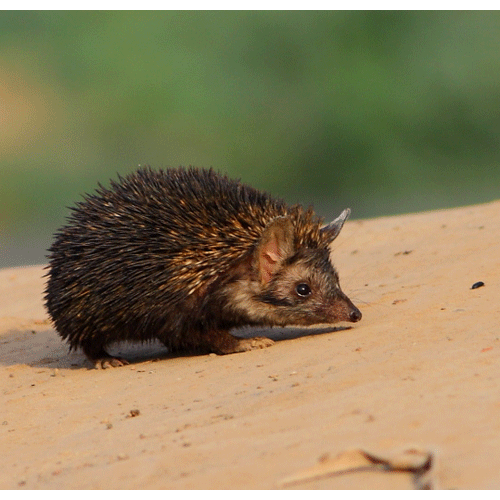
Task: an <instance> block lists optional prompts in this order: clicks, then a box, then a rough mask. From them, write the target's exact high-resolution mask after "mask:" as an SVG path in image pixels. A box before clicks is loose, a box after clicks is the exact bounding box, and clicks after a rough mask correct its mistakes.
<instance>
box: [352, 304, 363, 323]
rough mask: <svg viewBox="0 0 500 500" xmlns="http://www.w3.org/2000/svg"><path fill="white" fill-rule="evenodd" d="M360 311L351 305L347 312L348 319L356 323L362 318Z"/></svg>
mask: <svg viewBox="0 0 500 500" xmlns="http://www.w3.org/2000/svg"><path fill="white" fill-rule="evenodd" d="M362 316H363V315H362V314H361V311H360V310H359V309H358V308H357V307H356V306H355V305H353V306H351V310H350V312H349V321H352V322H353V323H356V322H357V321H359V320H360V319H361V318H362Z"/></svg>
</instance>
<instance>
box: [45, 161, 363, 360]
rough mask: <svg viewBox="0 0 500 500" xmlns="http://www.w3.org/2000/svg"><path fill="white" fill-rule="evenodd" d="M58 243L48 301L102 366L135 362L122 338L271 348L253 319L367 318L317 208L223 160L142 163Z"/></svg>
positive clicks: (63, 329)
mask: <svg viewBox="0 0 500 500" xmlns="http://www.w3.org/2000/svg"><path fill="white" fill-rule="evenodd" d="M71 210H72V211H71V213H70V215H69V216H68V219H67V223H66V225H65V226H63V227H62V228H61V229H60V230H59V231H58V232H57V233H56V234H55V236H54V242H53V244H52V246H51V247H50V249H49V255H48V260H49V264H48V266H47V268H46V269H47V270H48V271H47V274H46V277H47V278H48V279H47V284H46V289H45V305H46V308H47V311H48V313H49V316H50V318H51V320H52V322H53V325H54V328H55V329H56V331H57V332H58V334H59V335H60V336H61V337H62V338H63V339H64V340H66V341H67V343H68V344H69V347H70V350H74V349H77V348H81V349H82V350H83V352H84V354H85V355H86V356H87V358H88V359H89V360H90V362H92V363H93V364H94V366H95V367H97V368H109V367H115V366H122V365H126V364H128V360H126V359H123V358H119V357H114V356H112V355H110V354H109V353H108V352H107V351H106V348H107V346H108V345H109V344H111V343H114V342H122V341H129V342H146V341H151V340H154V339H158V340H159V341H160V342H162V343H163V344H164V345H165V346H166V347H167V348H168V349H169V351H170V352H173V351H176V350H191V351H197V352H207V353H208V352H214V353H217V354H230V353H236V352H243V351H249V350H252V349H260V348H264V347H268V346H270V345H272V344H273V343H274V342H273V341H272V340H271V339H269V338H265V337H256V338H238V337H236V336H234V335H232V334H231V333H230V330H232V329H234V328H238V327H242V326H264V327H273V326H287V325H297V326H300V325H302V326H304V325H317V324H324V323H337V322H340V321H348V322H357V321H359V320H360V319H361V312H360V311H359V309H358V308H357V307H356V306H355V305H354V304H353V303H352V302H351V300H350V299H349V298H348V297H347V296H346V295H345V294H344V293H343V292H342V290H341V288H340V285H339V278H338V274H337V271H336V269H335V267H334V266H333V264H332V262H331V260H330V244H331V243H332V241H333V240H334V239H335V238H336V237H337V236H338V234H339V232H340V230H341V229H342V226H343V225H344V222H345V220H346V219H347V217H348V216H349V213H350V210H349V209H346V210H344V211H343V212H342V213H341V214H340V216H339V217H338V218H336V219H335V220H333V221H332V222H330V223H329V224H327V225H323V220H322V219H321V218H320V217H318V216H316V215H315V213H314V211H313V209H312V208H311V207H309V208H308V209H305V208H303V207H302V206H301V205H294V206H288V205H287V204H286V203H285V202H284V201H283V200H281V199H277V198H274V197H271V196H270V195H268V194H267V193H265V192H262V191H259V190H257V189H254V188H252V187H250V186H248V185H245V184H243V183H241V182H240V181H239V180H232V179H230V178H228V177H227V176H225V175H222V174H219V173H217V172H216V171H215V170H213V169H201V168H195V167H189V168H184V167H179V168H167V169H156V170H155V169H152V168H151V167H142V168H139V169H138V170H136V171H135V172H133V173H131V174H129V175H128V176H125V177H122V176H118V181H111V183H110V187H109V188H105V187H103V186H102V185H101V184H99V185H98V188H97V189H96V191H95V192H94V193H93V194H87V195H85V196H84V199H83V201H80V202H78V203H76V205H75V206H74V207H73V208H72V209H71Z"/></svg>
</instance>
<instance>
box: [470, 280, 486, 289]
mask: <svg viewBox="0 0 500 500" xmlns="http://www.w3.org/2000/svg"><path fill="white" fill-rule="evenodd" d="M482 286H484V283H483V282H482V281H477V282H476V283H474V284H473V285H472V286H471V290H475V289H476V288H480V287H482Z"/></svg>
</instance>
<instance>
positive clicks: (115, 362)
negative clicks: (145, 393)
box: [92, 356, 130, 370]
mask: <svg viewBox="0 0 500 500" xmlns="http://www.w3.org/2000/svg"><path fill="white" fill-rule="evenodd" d="M92 361H93V363H94V366H95V367H96V368H97V369H98V370H101V369H102V370H105V369H106V368H116V367H117V366H125V365H129V364H130V363H129V362H128V361H127V360H126V359H124V358H113V357H111V356H109V357H106V358H100V359H94V360H92Z"/></svg>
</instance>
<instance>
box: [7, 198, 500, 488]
mask: <svg viewBox="0 0 500 500" xmlns="http://www.w3.org/2000/svg"><path fill="white" fill-rule="evenodd" d="M334 246H335V248H334V249H333V258H334V262H335V264H336V266H337V268H338V270H339V272H340V276H341V284H342V286H343V288H344V290H345V291H346V293H348V295H349V296H350V297H351V298H352V299H353V300H354V302H355V303H356V304H357V305H358V306H359V307H360V309H361V310H362V312H363V319H362V321H361V322H360V323H356V324H355V325H354V326H353V327H352V328H350V329H338V330H336V331H335V330H334V329H333V328H332V327H326V328H320V329H315V330H312V331H304V330H294V329H277V330H268V331H263V332H262V333H263V334H265V335H268V336H270V337H272V338H274V339H275V340H278V342H276V344H275V345H274V346H273V347H270V348H268V349H263V350H259V351H252V352H247V353H241V354H234V355H229V356H216V355H207V356H183V357H169V356H168V355H167V353H166V351H165V350H164V348H162V347H161V346H159V345H155V344H152V345H149V346H143V347H140V346H138V347H135V346H126V345H118V346H116V348H115V350H114V351H113V349H111V350H112V352H115V353H122V354H124V355H125V356H129V357H131V358H132V359H133V360H134V363H133V364H132V365H130V366H127V367H122V368H115V369H110V370H95V369H91V367H90V365H89V364H88V362H87V361H86V360H85V358H84V357H83V355H82V354H81V353H79V352H77V353H71V354H70V353H68V349H67V347H66V345H65V344H63V343H62V342H61V340H60V339H59V337H58V335H57V334H56V333H55V331H54V329H53V328H52V326H51V325H50V323H49V321H48V319H47V315H46V313H45V311H44V308H43V304H42V292H43V288H44V280H43V274H44V271H43V269H42V268H41V267H40V266H38V267H29V268H12V269H3V270H0V377H1V380H2V384H1V395H0V444H1V450H2V453H0V488H7V489H23V488H24V489H32V488H34V489H60V488H78V489H84V488H99V489H107V488H127V489H130V488H160V489H161V488H219V489H227V488H248V489H250V488H266V489H268V488H270V489H272V488H285V487H286V488H387V489H391V488H412V487H414V486H415V482H414V481H413V480H412V475H411V474H410V473H406V472H373V471H367V470H362V471H357V472H346V473H340V474H335V473H334V470H333V469H332V471H330V473H327V474H326V475H323V476H321V475H319V476H315V475H314V474H312V475H308V472H307V471H308V470H309V469H311V468H313V469H314V468H315V467H319V465H320V462H318V461H319V460H320V458H321V457H323V462H324V457H325V455H326V454H328V455H329V456H330V457H335V456H336V455H338V454H340V453H342V452H344V451H346V450H350V449H352V448H360V449H362V450H365V451H367V452H369V453H376V454H379V455H384V456H385V455H390V454H394V453H396V452H397V451H398V450H403V449H408V448H412V447H418V448H419V449H422V450H427V451H428V452H429V453H431V454H432V458H433V460H432V468H431V470H430V471H429V475H430V477H431V479H430V481H431V482H430V483H429V484H430V486H431V487H433V488H460V489H461V488H478V489H483V488H500V452H499V450H500V374H499V367H500V330H499V324H500V266H499V260H500V201H497V202H493V203H489V204H485V205H480V206H471V207H464V208H459V209H453V210H444V211H436V212H428V213H421V214H413V215H405V216H398V217H388V218H379V219H374V220H363V221H352V222H348V223H347V224H346V226H345V228H344V230H343V232H342V234H341V235H340V236H339V238H338V239H337V240H336V241H335V245H334ZM477 281H483V282H484V283H485V286H483V287H480V288H477V289H471V285H472V284H473V283H475V282H477ZM346 326H347V325H346ZM306 334H307V335H306ZM135 410H138V412H137V411H135ZM304 471H305V479H304V480H303V481H302V482H299V483H296V484H290V483H287V478H290V477H292V476H295V475H296V474H300V473H301V472H304Z"/></svg>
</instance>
